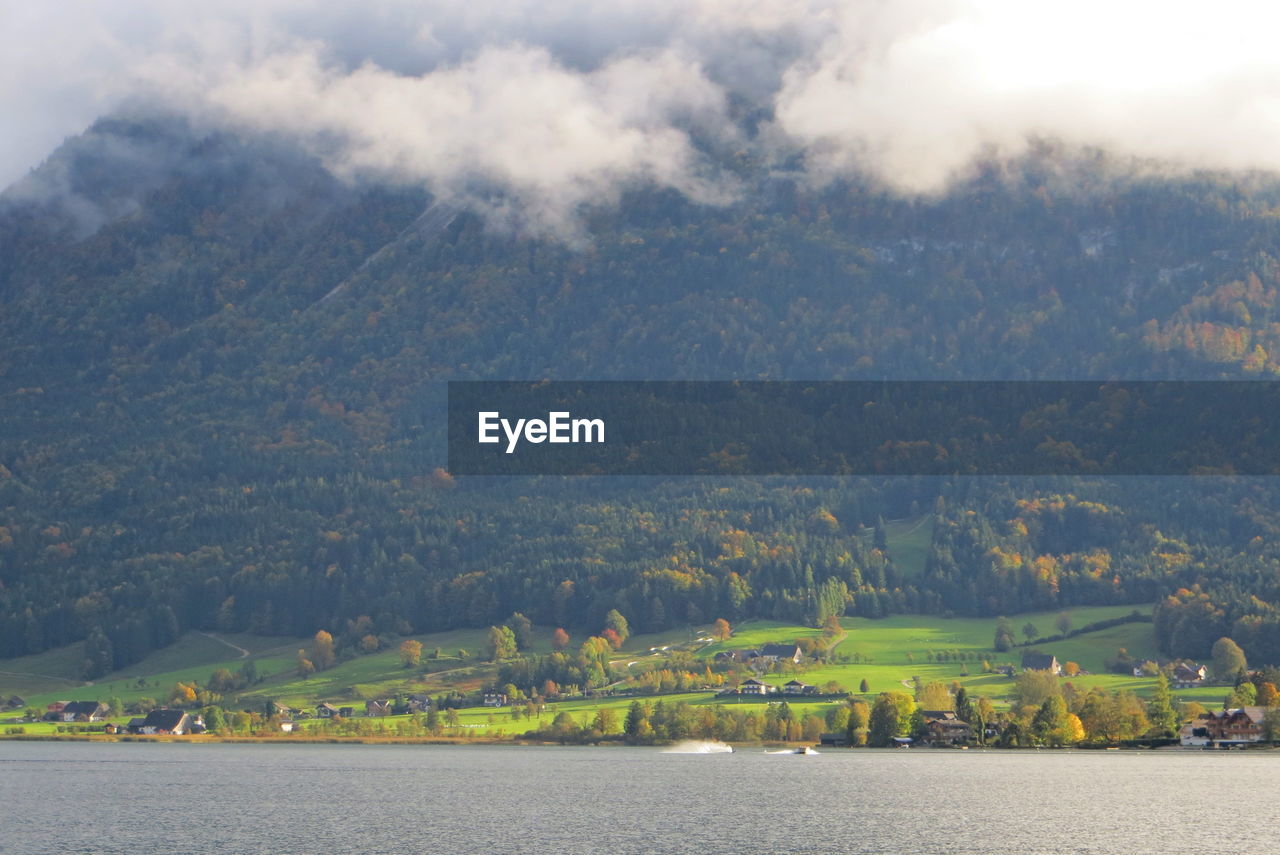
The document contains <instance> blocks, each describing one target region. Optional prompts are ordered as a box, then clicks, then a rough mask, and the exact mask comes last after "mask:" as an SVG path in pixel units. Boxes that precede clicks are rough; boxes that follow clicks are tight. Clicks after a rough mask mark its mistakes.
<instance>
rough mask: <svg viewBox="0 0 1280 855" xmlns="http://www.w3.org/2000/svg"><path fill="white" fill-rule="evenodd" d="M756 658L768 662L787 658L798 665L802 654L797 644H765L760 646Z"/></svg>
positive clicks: (802, 657)
mask: <svg viewBox="0 0 1280 855" xmlns="http://www.w3.org/2000/svg"><path fill="white" fill-rule="evenodd" d="M756 658H758V659H762V660H764V661H765V662H769V663H773V662H781V661H782V660H784V659H789V660H791V662H792V663H794V664H796V665H799V664H800V662H801V661H802V660H803V659H804V654H803V653H801V652H800V645H798V644H766V645H764V646H763V647H761V648H760V655H759V656H757V657H756Z"/></svg>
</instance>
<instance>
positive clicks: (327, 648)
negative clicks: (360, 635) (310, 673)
mask: <svg viewBox="0 0 1280 855" xmlns="http://www.w3.org/2000/svg"><path fill="white" fill-rule="evenodd" d="M336 660H337V656H336V655H335V654H334V652H333V636H332V635H330V634H329V633H327V632H325V631H324V630H323V629H321V630H317V631H316V635H315V638H314V640H313V641H312V643H311V661H312V662H314V663H315V667H316V670H317V671H323V670H325V669H326V668H332V667H333V663H334V662H335V661H336Z"/></svg>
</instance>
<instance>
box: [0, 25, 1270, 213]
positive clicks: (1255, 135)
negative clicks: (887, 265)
mask: <svg viewBox="0 0 1280 855" xmlns="http://www.w3.org/2000/svg"><path fill="white" fill-rule="evenodd" d="M1276 24H1280V10H1273V9H1272V8H1271V7H1270V6H1269V5H1267V4H1261V3H1250V2H1221V3H1219V4H1217V5H1215V6H1214V7H1212V9H1210V8H1208V7H1205V6H1203V4H1194V5H1193V4H1190V3H1179V2H1163V3H1154V2H1147V0H1135V2H1131V3H1126V4H1120V5H1116V4H1104V3H1100V2H1094V0H1076V2H1072V3H1065V2H1051V3H1034V4H1032V3H1025V2H1010V0H898V2H888V0H857V1H856V2H821V1H820V0H809V2H804V0H787V1H786V2H783V0H742V2H737V3H733V4H726V3H722V2H715V0H683V1H682V2H675V0H644V2H639V0H630V1H628V0H620V2H618V3H612V4H600V3H593V2H582V0H551V2H542V3H537V4H535V3H531V2H525V0H508V2H496V0H473V2H462V0H433V1H432V2H407V0H370V2H366V3H361V4H359V5H356V4H341V3H336V4H335V3H324V4H322V3H318V2H315V0H259V2H253V3H250V2H247V0H228V2H226V3H222V4H219V5H218V7H217V8H216V9H204V10H191V9H176V8H174V6H173V4H169V3H164V2H160V0H122V2H118V3H112V4H101V3H96V2H91V0H70V2H69V3H68V4H65V5H64V6H63V7H61V8H59V9H57V10H54V9H46V8H44V7H38V6H31V5H28V6H27V7H22V8H20V7H19V4H10V6H9V7H8V8H6V9H5V10H3V11H0V32H3V33H5V34H6V35H7V38H6V39H5V43H4V48H5V49H4V50H3V51H0V81H5V82H3V83H0V108H2V109H3V110H4V112H5V114H6V116H8V117H9V119H10V121H9V123H8V126H9V129H8V130H7V132H6V135H5V138H4V139H3V140H0V146H3V148H0V183H4V184H8V183H11V182H12V181H14V180H16V179H18V178H19V177H20V176H21V175H23V174H24V173H25V172H26V171H27V170H29V169H30V168H31V167H33V166H34V165H35V164H36V163H38V162H39V161H40V160H41V159H42V158H43V157H44V156H45V155H47V154H48V153H49V151H51V150H52V149H53V148H54V147H55V146H56V145H57V144H58V143H59V142H60V141H61V140H62V139H63V138H64V137H66V136H69V135H73V134H75V133H78V132H79V131H81V130H82V129H83V128H84V127H85V126H86V125H87V124H88V123H90V122H91V121H92V120H93V119H94V118H96V117H98V116H99V115H102V114H104V113H107V112H110V111H111V110H113V109H116V108H118V107H119V105H121V104H124V103H137V102H153V101H154V102H158V103H160V104H163V105H164V106H165V107H166V108H167V109H170V110H177V111H180V112H182V113H185V114H187V115H189V116H190V117H192V118H193V119H195V120H196V121H199V122H208V123H214V124H219V125H230V126H233V127H238V128H246V129H252V130H255V131H266V132H271V133H275V134H282V135H288V136H290V137H292V138H296V140H297V141H298V142H299V143H300V144H302V145H304V146H306V147H307V148H308V149H310V150H311V151H313V152H315V153H317V154H318V155H319V156H320V157H322V158H323V160H324V162H325V163H326V164H327V165H328V166H329V167H330V168H331V169H332V170H333V171H334V172H335V173H337V174H339V175H342V176H344V177H350V178H352V179H361V178H364V177H373V178H376V179H378V180H382V181H387V180H390V181H400V182H414V183H420V184H422V185H424V186H426V187H427V188H428V189H430V190H431V191H432V192H433V193H435V194H437V195H438V196H440V197H443V198H446V199H450V200H453V201H455V202H457V203H459V204H464V205H469V206H472V207H474V208H477V209H479V210H482V211H484V212H485V213H486V214H488V215H489V216H490V217H491V218H492V219H494V220H495V221H499V222H502V223H505V224H507V225H510V226H512V227H515V228H520V229H525V230H533V231H540V232H556V233H559V234H571V233H572V232H573V231H574V229H575V224H576V220H577V217H578V215H579V212H580V210H581V207H582V205H583V204H584V203H607V202H609V201H611V200H613V199H616V198H617V196H618V194H619V193H620V192H622V191H623V190H624V189H625V188H627V187H629V186H633V185H635V184H638V183H652V184H657V185H660V186H664V187H669V188H673V189H675V190H678V191H679V192H681V193H683V194H685V195H687V196H688V197H689V198H691V199H694V200H697V201H700V202H706V203H711V204H716V203H722V202H725V201H727V200H730V199H732V198H734V197H735V195H736V194H737V193H738V192H739V188H738V187H737V186H736V184H735V183H734V181H733V180H732V179H731V178H729V177H727V176H726V173H725V172H724V171H723V170H722V169H721V168H720V167H719V165H718V164H721V163H723V162H724V158H725V156H726V155H727V154H732V153H735V152H739V151H749V152H751V153H752V154H753V155H754V156H755V157H756V159H757V160H760V161H763V162H766V163H767V162H769V160H770V159H771V158H774V159H778V160H781V159H783V158H786V159H787V162H788V163H794V162H795V161H796V158H797V156H799V158H800V162H802V163H804V164H805V167H806V169H807V171H808V174H809V176H810V177H811V179H812V180H813V181H815V182H822V181H826V180H829V179H831V178H833V177H837V176H840V175H844V174H849V173H852V172H859V173H864V174H866V173H869V174H871V175H874V176H877V177H878V178H879V179H880V180H882V181H883V182H884V183H885V184H886V185H887V186H890V187H893V188H897V189H899V190H901V191H902V192H909V193H930V192H936V191H938V190H940V189H943V188H945V187H946V186H947V184H948V182H950V181H951V180H953V179H954V178H955V177H956V176H957V175H962V174H964V172H965V170H966V169H967V167H968V166H969V165H970V164H971V163H973V161H974V159H975V157H977V156H978V155H980V154H984V153H988V152H993V151H994V152H998V153H1001V154H1005V155H1016V154H1018V153H1019V152H1020V151H1022V150H1023V149H1024V148H1025V147H1026V145H1027V144H1028V140H1030V139H1034V138H1052V139H1058V140H1061V141H1063V142H1065V143H1067V144H1069V145H1078V146H1096V147H1100V148H1104V149H1108V150H1110V151H1112V152H1114V153H1117V154H1120V155H1124V156H1131V157H1136V158H1155V159H1159V160H1161V161H1164V162H1166V163H1168V164H1170V165H1171V166H1173V167H1175V168H1176V167H1185V168H1193V167H1210V168H1223V169H1267V170H1277V169H1280V53H1277V52H1275V51H1274V50H1273V49H1272V46H1271V45H1270V43H1269V39H1270V34H1271V33H1272V32H1273V31H1274V30H1275V25H1276Z"/></svg>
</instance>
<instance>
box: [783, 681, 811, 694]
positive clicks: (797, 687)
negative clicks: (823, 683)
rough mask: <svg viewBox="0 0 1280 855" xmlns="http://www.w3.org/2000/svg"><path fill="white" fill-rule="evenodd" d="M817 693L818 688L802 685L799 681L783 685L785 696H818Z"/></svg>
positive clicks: (806, 684)
mask: <svg viewBox="0 0 1280 855" xmlns="http://www.w3.org/2000/svg"><path fill="white" fill-rule="evenodd" d="M817 692H818V687H817V686H810V685H809V684H808V683H801V682H800V681H799V680H789V681H787V682H786V683H783V684H782V693H783V694H784V695H813V694H817Z"/></svg>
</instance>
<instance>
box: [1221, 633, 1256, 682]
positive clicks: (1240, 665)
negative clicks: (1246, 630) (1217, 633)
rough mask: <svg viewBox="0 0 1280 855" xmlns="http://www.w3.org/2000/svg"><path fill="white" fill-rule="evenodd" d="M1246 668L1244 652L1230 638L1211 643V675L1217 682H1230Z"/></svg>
mask: <svg viewBox="0 0 1280 855" xmlns="http://www.w3.org/2000/svg"><path fill="white" fill-rule="evenodd" d="M1247 667H1248V662H1246V660H1245V657H1244V651H1243V650H1241V649H1240V645H1238V644H1236V643H1235V642H1234V641H1232V640H1231V639H1230V638H1226V637H1225V636H1224V637H1223V638H1219V639H1218V640H1217V641H1215V642H1214V643H1213V675H1214V677H1216V678H1217V679H1219V680H1231V679H1233V678H1234V677H1235V676H1236V674H1238V673H1240V672H1241V671H1243V670H1244V669H1245V668H1247Z"/></svg>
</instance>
